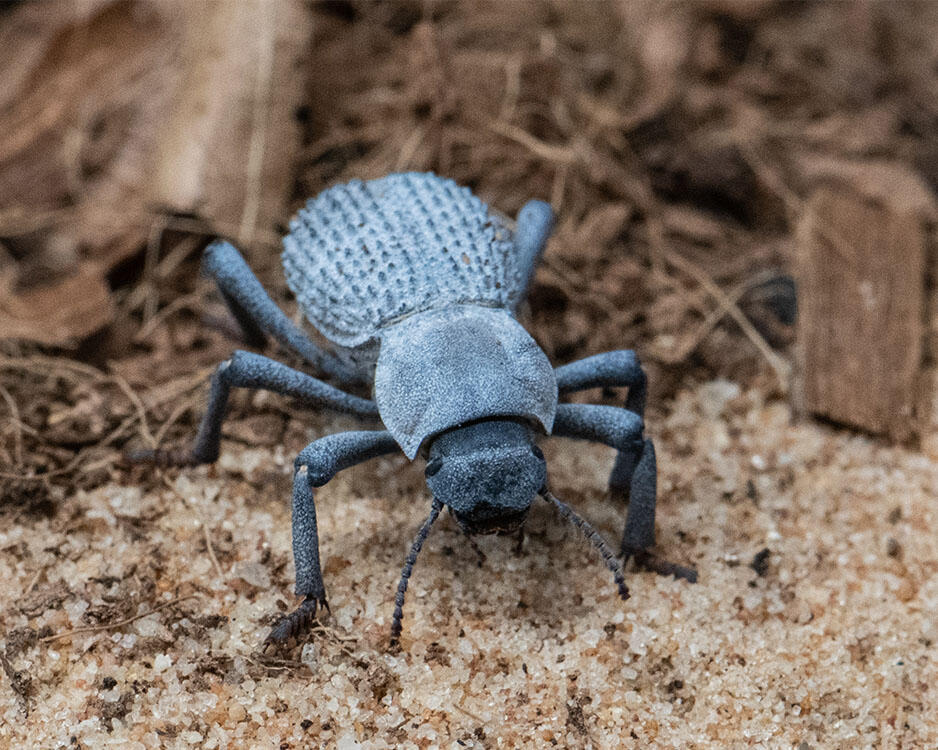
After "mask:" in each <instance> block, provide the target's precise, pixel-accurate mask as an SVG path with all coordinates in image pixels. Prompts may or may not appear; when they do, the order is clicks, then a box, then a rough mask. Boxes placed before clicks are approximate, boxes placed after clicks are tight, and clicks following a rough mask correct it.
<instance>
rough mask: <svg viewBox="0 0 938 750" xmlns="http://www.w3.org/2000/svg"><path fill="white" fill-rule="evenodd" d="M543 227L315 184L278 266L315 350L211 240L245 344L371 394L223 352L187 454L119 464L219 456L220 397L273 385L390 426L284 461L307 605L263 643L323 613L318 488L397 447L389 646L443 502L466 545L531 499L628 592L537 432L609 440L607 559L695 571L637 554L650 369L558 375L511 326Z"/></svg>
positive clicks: (399, 195) (645, 496) (564, 370)
mask: <svg viewBox="0 0 938 750" xmlns="http://www.w3.org/2000/svg"><path fill="white" fill-rule="evenodd" d="M552 223H553V217H552V213H551V209H550V206H548V205H547V204H546V203H543V202H540V201H530V202H528V203H527V204H526V205H525V206H524V207H523V208H522V209H521V211H520V212H519V214H518V217H517V221H516V222H515V223H514V226H511V224H510V222H508V221H506V220H504V219H503V218H501V216H500V215H499V214H497V213H495V212H493V211H491V210H490V209H489V208H488V207H487V206H486V205H485V204H484V203H483V202H482V201H481V200H479V199H478V198H477V197H475V196H474V195H473V194H472V193H471V192H470V191H469V189H468V188H463V187H460V186H458V185H457V184H456V183H454V182H453V181H452V180H448V179H443V178H441V177H438V176H436V175H433V174H415V173H410V174H392V175H388V176H387V177H384V178H381V179H377V180H371V181H368V182H362V181H357V180H356V181H352V182H350V183H348V184H345V185H337V186H335V187H332V188H329V189H328V190H325V191H324V192H323V193H321V194H320V195H319V196H318V197H316V198H314V199H312V200H310V201H309V202H308V203H307V204H306V206H305V208H303V209H302V210H300V212H299V213H298V214H297V216H296V217H295V218H294V219H293V220H292V222H291V223H290V232H289V234H287V236H286V237H284V240H283V246H284V250H283V256H282V257H283V265H284V269H285V271H286V278H287V283H288V284H289V286H290V288H291V289H292V290H293V293H294V294H295V295H296V298H297V300H298V302H299V305H300V307H301V308H302V310H303V312H304V313H305V315H306V317H307V318H308V320H309V321H310V323H312V325H313V326H314V327H315V328H316V329H317V330H318V331H319V332H320V333H321V334H322V336H323V337H324V338H325V339H328V340H329V341H330V342H331V343H332V346H329V347H328V348H326V347H323V346H319V345H317V344H315V343H313V341H312V340H310V339H309V338H307V337H306V336H305V335H304V334H303V333H302V332H301V330H300V329H299V328H298V327H297V326H296V325H294V324H293V323H292V322H291V321H290V319H289V318H287V316H286V315H285V314H284V313H283V312H282V311H281V310H280V309H279V308H278V307H277V306H276V305H275V304H274V303H273V301H272V300H271V299H270V297H269V296H268V295H267V293H266V292H265V291H264V289H263V288H262V286H261V284H260V282H259V281H258V280H257V278H256V277H255V276H254V275H253V273H252V272H251V270H250V269H249V268H248V266H247V264H246V263H245V262H244V259H243V258H242V257H241V255H240V254H239V253H238V251H237V250H236V249H235V248H234V247H233V246H232V245H231V244H229V243H227V242H223V241H217V242H214V243H212V244H211V245H210V246H209V247H208V249H207V250H206V253H205V258H204V269H205V271H206V273H207V274H208V275H210V276H211V277H213V278H214V279H215V281H216V282H217V284H218V287H219V289H220V291H221V294H222V296H223V297H224V299H225V301H226V303H227V304H228V307H229V309H230V310H231V312H232V314H233V315H234V316H235V317H236V318H237V320H238V322H239V324H240V325H241V328H242V329H243V332H244V334H245V336H246V338H247V340H248V341H249V342H250V343H252V344H255V345H261V344H263V343H264V341H265V340H266V338H267V337H271V338H273V339H275V340H276V341H277V342H279V343H280V344H281V345H282V346H283V347H285V348H286V349H289V350H292V351H293V352H295V353H296V354H298V355H300V356H301V357H302V358H303V359H304V360H305V361H306V362H307V363H308V364H309V365H310V367H311V368H312V369H313V370H315V371H317V372H318V373H319V374H321V375H323V376H325V377H326V378H328V379H330V380H332V381H333V382H336V383H339V384H342V385H346V386H347V387H348V386H371V387H372V393H373V400H372V399H367V398H362V397H359V396H355V395H352V394H349V393H346V392H345V391H342V390H339V389H338V388H336V387H334V386H332V385H329V384H327V383H326V382H324V381H323V380H319V379H317V378H314V377H312V376H310V375H308V374H306V373H303V372H300V371H298V370H295V369H292V368H289V367H287V366H285V365H283V364H281V363H279V362H276V361H275V360H272V359H269V358H267V357H264V356H261V355H259V354H253V353H250V352H246V351H236V352H235V353H234V355H233V356H232V357H231V359H229V360H227V361H225V362H223V363H222V364H221V365H220V366H219V367H218V369H217V371H216V372H215V375H214V377H213V378H212V385H211V394H210V396H209V402H208V408H207V410H206V413H205V416H204V418H203V419H202V422H201V425H200V427H199V431H198V434H197V436H196V439H195V443H194V445H193V446H192V447H191V448H190V449H188V450H155V451H138V452H136V453H133V454H130V458H131V459H132V460H136V461H145V462H152V463H156V464H158V465H163V466H167V465H188V464H199V463H209V462H212V461H215V460H216V458H218V451H219V441H220V437H221V424H222V420H223V419H224V414H225V407H226V403H227V401H228V394H229V391H230V389H231V388H232V387H241V388H260V389H265V390H269V391H273V392H275V393H280V394H284V395H287V396H291V397H293V398H297V399H300V400H302V401H305V402H308V403H312V404H316V405H319V406H325V407H329V408H332V409H336V410H339V411H344V412H349V413H352V414H356V415H359V416H361V417H363V418H369V419H380V421H381V422H383V425H384V427H385V429H383V430H373V431H355V432H343V433H339V434H336V435H329V436H327V437H323V438H320V439H318V440H314V441H313V442H312V443H310V444H309V445H308V446H307V447H306V448H305V449H304V450H303V451H302V452H301V453H300V454H299V456H298V457H297V459H296V463H295V473H294V482H293V557H294V561H295V564H296V593H297V595H298V596H301V597H303V601H302V603H301V604H300V605H299V607H297V609H296V610H295V611H293V612H291V613H290V614H288V615H286V616H284V617H283V618H282V619H281V620H280V621H279V622H278V623H277V624H276V625H275V626H274V628H273V629H272V631H271V633H270V635H269V636H268V642H278V641H284V640H287V639H288V638H289V637H291V636H293V635H296V634H298V633H300V632H301V631H303V630H304V629H306V628H307V627H308V626H309V624H310V622H311V621H312V619H313V618H314V617H315V615H316V611H317V608H318V607H327V606H328V605H327V602H326V593H325V588H324V585H323V580H322V572H321V570H320V563H319V539H318V533H317V529H316V510H315V506H314V503H313V488H314V487H320V486H322V485H324V484H325V483H326V482H328V481H329V480H330V479H331V478H332V477H333V476H335V475H336V473H337V472H339V471H341V470H342V469H345V468H348V467H350V466H353V465H355V464H358V463H360V462H362V461H364V460H366V459H369V458H374V457H376V456H380V455H382V454H386V453H390V452H392V451H395V450H398V449H400V450H402V451H403V452H404V454H405V455H406V456H407V457H408V458H409V459H414V458H416V457H417V456H418V455H419V456H422V457H424V458H425V459H426V472H425V473H426V478H427V484H428V486H429V488H430V491H431V492H432V494H433V498H434V499H433V503H432V507H431V511H430V514H429V516H428V517H427V519H426V521H425V522H424V524H423V526H422V527H421V529H420V531H419V532H418V534H417V537H416V539H415V541H414V543H413V546H412V548H411V550H410V553H409V555H408V556H407V559H406V562H405V565H404V569H403V571H402V575H401V580H400V584H399V586H398V590H397V596H396V600H395V604H396V606H395V611H394V619H393V624H392V628H391V640H392V643H396V642H397V641H398V638H399V636H400V632H401V622H402V616H403V614H402V608H403V603H404V594H405V592H406V590H407V582H408V579H409V577H410V573H411V570H412V568H413V565H414V563H415V561H416V558H417V554H418V553H419V551H420V547H421V546H422V544H423V542H424V540H425V539H426V537H427V534H428V533H429V531H430V527H431V525H432V524H433V522H434V521H435V520H436V518H437V516H438V515H439V513H440V511H441V510H442V509H443V507H444V506H445V507H448V508H449V510H450V512H451V513H452V515H453V517H454V518H455V520H456V522H457V523H458V525H459V526H460V527H461V529H462V530H463V531H464V532H465V533H466V534H467V535H473V534H485V533H492V532H511V531H515V530H518V529H519V528H520V527H521V524H522V523H523V522H524V520H525V517H526V515H527V513H528V509H529V508H530V506H531V503H532V502H533V500H534V498H535V497H536V496H537V495H538V494H540V495H541V496H542V497H543V498H544V499H545V500H547V501H548V502H550V503H551V504H553V505H554V507H555V508H556V509H557V510H558V511H559V512H560V514H561V515H562V516H563V517H564V518H565V519H567V520H568V521H570V522H571V523H573V524H574V525H575V526H576V527H577V528H578V529H580V531H582V532H583V534H584V535H585V536H586V537H587V539H589V540H590V541H591V542H592V544H593V545H594V546H595V547H596V548H597V549H598V550H599V551H600V553H601V554H602V556H603V559H604V561H605V563H606V566H607V567H608V568H609V569H610V570H611V571H612V573H613V575H614V577H615V580H616V583H617V584H618V588H619V594H620V595H621V597H622V598H623V599H626V598H628V588H627V587H626V585H625V580H624V578H623V575H622V568H621V565H620V563H619V561H618V559H617V558H616V556H615V555H614V554H613V553H612V551H611V550H610V549H609V548H608V546H607V545H606V544H605V543H604V542H603V540H602V539H601V537H600V536H599V535H598V534H597V533H596V532H595V531H594V530H593V529H592V528H591V527H590V526H589V524H587V523H586V522H585V521H584V520H583V519H582V518H580V517H579V516H578V515H577V514H576V513H574V512H573V510H572V509H571V508H570V507H569V506H567V505H565V504H564V503H562V502H561V501H560V500H558V499H557V498H556V497H554V495H553V494H551V493H550V491H549V490H548V488H547V470H546V466H545V462H544V455H543V453H542V452H541V450H540V448H538V446H537V445H536V440H537V438H538V437H540V436H546V435H553V436H559V437H568V438H581V439H585V440H592V441H597V442H600V443H605V444H606V445H609V446H612V447H614V448H616V449H617V450H618V454H617V457H616V461H615V465H614V467H613V470H612V474H611V476H610V479H609V485H610V487H611V489H612V490H613V492H615V493H617V494H620V495H623V496H627V497H628V499H629V508H628V513H627V518H626V523H625V532H624V535H623V538H622V546H621V551H620V554H621V555H622V556H624V557H625V559H626V560H628V559H629V558H632V559H634V560H635V561H636V562H637V563H638V564H639V565H641V566H643V567H646V568H648V569H651V570H655V571H656V572H659V573H666V574H671V575H674V576H678V577H683V578H686V579H688V580H691V581H693V580H695V579H696V572H695V571H694V570H693V569H691V568H686V567H683V566H680V565H675V564H672V563H668V562H666V561H664V560H661V559H659V558H657V557H656V556H654V555H653V554H652V553H651V552H650V548H651V547H652V545H653V544H654V521H655V494H656V467H655V451H654V446H653V445H652V443H651V441H650V440H648V439H646V438H645V437H644V424H643V412H644V408H645V390H646V388H645V374H644V372H643V370H642V368H641V365H640V364H639V361H638V359H637V357H636V356H635V353H634V352H632V351H614V352H607V353H605V354H597V355H595V356H592V357H587V358H586V359H582V360H579V361H576V362H573V363H571V364H568V365H564V366H562V367H558V368H556V369H555V368H553V367H551V365H550V362H549V361H548V359H547V357H546V355H545V354H544V352H543V351H541V349H540V347H539V346H538V345H537V344H536V343H535V341H534V339H533V338H531V336H530V335H529V334H528V333H527V332H526V331H525V330H524V328H522V326H521V325H520V324H519V323H518V321H517V320H516V318H515V313H516V310H517V308H518V306H519V305H520V303H521V302H522V300H523V299H524V297H525V294H526V292H527V288H528V285H529V284H530V281H531V277H532V275H533V273H534V268H535V265H536V264H537V262H538V259H539V258H540V255H541V252H542V251H543V249H544V245H545V243H546V241H547V237H548V235H549V233H550V230H551V227H552ZM615 386H621V387H627V388H628V396H627V399H626V402H625V406H624V408H619V407H614V406H601V405H588V404H565V403H558V396H560V395H563V394H566V393H570V392H572V391H578V390H583V389H587V388H594V387H615Z"/></svg>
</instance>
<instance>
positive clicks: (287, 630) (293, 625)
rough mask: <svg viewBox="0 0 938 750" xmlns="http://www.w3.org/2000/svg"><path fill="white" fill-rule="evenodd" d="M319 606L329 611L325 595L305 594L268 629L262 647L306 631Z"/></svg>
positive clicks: (310, 625)
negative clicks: (287, 612)
mask: <svg viewBox="0 0 938 750" xmlns="http://www.w3.org/2000/svg"><path fill="white" fill-rule="evenodd" d="M320 608H321V609H324V610H326V611H327V612H329V611H330V610H329V602H327V601H326V597H324V596H323V597H319V598H317V597H315V596H307V597H306V598H305V599H304V600H303V601H302V602H300V606H299V607H297V608H296V609H295V610H293V611H292V612H290V613H289V614H287V615H284V616H283V617H281V618H280V620H278V621H277V624H276V625H274V626H273V627H272V628H271V629H270V633H268V635H267V637H266V638H265V639H264V648H265V649H266V648H267V647H268V646H270V645H272V644H279V643H284V642H286V641H288V640H290V639H291V638H296V637H298V636H301V635H303V634H304V633H306V632H307V631H308V630H309V629H310V628H311V627H312V624H313V621H314V620H315V619H316V615H317V614H318V611H319V609H320Z"/></svg>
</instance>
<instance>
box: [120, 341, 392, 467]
mask: <svg viewBox="0 0 938 750" xmlns="http://www.w3.org/2000/svg"><path fill="white" fill-rule="evenodd" d="M232 387H238V388H258V389H263V390H267V391H273V392H274V393H280V394H283V395H285V396H291V397H293V398H297V399H299V400H301V401H305V402H307V403H313V404H321V405H323V406H327V407H329V408H331V409H335V410H337V411H343V412H348V413H351V414H357V415H358V416H362V417H371V418H377V416H378V407H377V406H376V405H375V403H374V401H370V400H368V399H365V398H360V397H359V396H353V395H351V394H348V393H345V392H344V391H340V390H339V389H338V388H334V387H333V386H331V385H328V384H327V383H324V382H323V381H321V380H318V379H316V378H314V377H312V376H310V375H307V374H306V373H303V372H300V371H299V370H294V369H292V368H290V367H287V366H286V365H284V364H282V363H280V362H277V361H276V360H273V359H270V358H269V357H264V356H262V355H260V354H254V353H253V352H245V351H236V352H235V353H234V354H233V355H232V356H231V359H229V360H226V361H225V362H222V363H221V364H220V365H219V366H218V369H217V370H215V374H214V375H213V376H212V386H211V391H210V394H209V399H208V407H207V408H206V410H205V415H204V416H203V417H202V422H201V423H200V425H199V431H198V433H197V434H196V437H195V442H194V443H193V445H192V447H191V448H188V449H184V450H162V449H156V450H142V451H134V452H131V453H129V454H127V459H128V460H130V461H132V462H149V463H154V464H157V465H159V466H191V465H195V464H205V463H212V462H213V461H215V460H216V459H217V458H218V451H219V445H220V442H221V425H222V422H223V421H224V419H225V410H226V407H227V405H228V396H229V394H230V392H231V389H232Z"/></svg>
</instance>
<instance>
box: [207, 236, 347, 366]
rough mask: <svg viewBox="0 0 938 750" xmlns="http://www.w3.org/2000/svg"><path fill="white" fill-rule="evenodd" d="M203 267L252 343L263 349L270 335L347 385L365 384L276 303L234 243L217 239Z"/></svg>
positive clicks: (248, 340) (208, 251)
mask: <svg viewBox="0 0 938 750" xmlns="http://www.w3.org/2000/svg"><path fill="white" fill-rule="evenodd" d="M202 268H203V272H204V273H205V274H206V275H207V276H210V277H211V278H213V279H214V280H215V283H216V284H217V285H218V289H219V291H221V294H222V297H223V298H224V300H225V303H226V304H227V305H228V309H229V310H231V313H232V315H234V317H235V319H236V320H237V321H238V324H239V325H240V326H241V330H242V331H243V332H244V335H245V339H246V340H247V342H248V343H249V344H251V345H252V346H260V345H262V344H263V343H264V340H265V337H266V336H270V337H271V338H273V339H274V340H275V341H276V342H277V343H279V344H280V345H281V346H283V347H284V348H286V349H289V350H290V351H293V352H296V353H297V354H299V355H300V356H301V357H302V358H303V359H305V360H306V361H307V362H308V363H309V364H311V365H312V366H313V367H315V368H317V369H318V370H319V371H321V372H322V373H323V374H325V375H329V376H332V377H335V378H338V379H339V381H340V382H343V383H347V384H351V383H360V382H363V381H362V378H361V377H360V376H359V375H357V374H356V373H355V372H353V371H352V370H351V369H350V368H349V367H348V366H347V365H346V364H345V363H343V362H342V361H341V360H339V359H338V358H337V357H335V356H334V355H333V354H330V353H329V352H327V351H326V350H324V349H322V348H320V347H318V346H317V345H316V344H314V343H313V342H312V341H311V340H310V339H309V338H308V337H307V336H306V335H305V334H304V333H303V332H302V331H301V330H300V329H299V328H298V327H297V326H296V325H295V324H294V323H293V321H291V320H290V319H289V318H288V317H287V316H286V315H285V314H284V312H283V310H281V309H280V308H279V307H277V305H276V304H274V301H273V300H272V299H271V298H270V296H269V295H268V294H267V292H266V291H265V290H264V287H263V286H261V283H260V282H259V281H258V280H257V277H256V276H255V275H254V273H253V272H252V271H251V269H250V267H248V264H247V263H245V262H244V258H243V257H242V256H241V253H239V252H238V250H237V249H236V248H235V246H234V245H232V244H231V243H230V242H225V241H223V240H216V241H215V242H213V243H211V244H210V245H209V246H208V247H207V248H206V249H205V253H204V255H203V257H202Z"/></svg>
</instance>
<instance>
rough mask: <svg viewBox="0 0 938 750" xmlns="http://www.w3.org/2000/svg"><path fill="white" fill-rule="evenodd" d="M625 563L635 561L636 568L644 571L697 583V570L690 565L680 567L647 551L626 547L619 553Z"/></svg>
mask: <svg viewBox="0 0 938 750" xmlns="http://www.w3.org/2000/svg"><path fill="white" fill-rule="evenodd" d="M619 554H620V555H621V556H622V559H623V561H624V562H625V563H628V561H629V560H630V559H631V560H634V561H635V566H636V567H637V568H641V569H642V570H647V571H650V572H652V573H657V574H658V575H660V576H674V578H678V579H682V580H685V581H688V582H689V583H697V569H696V568H693V567H690V566H688V565H680V564H678V563H673V562H670V561H669V560H665V559H663V558H661V557H658V556H657V555H655V554H654V553H652V552H649V551H648V550H647V549H633V548H629V547H624V548H623V549H622V551H621V552H620V553H619Z"/></svg>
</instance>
